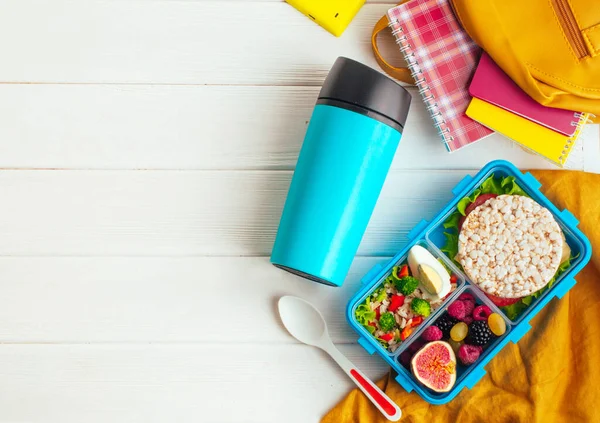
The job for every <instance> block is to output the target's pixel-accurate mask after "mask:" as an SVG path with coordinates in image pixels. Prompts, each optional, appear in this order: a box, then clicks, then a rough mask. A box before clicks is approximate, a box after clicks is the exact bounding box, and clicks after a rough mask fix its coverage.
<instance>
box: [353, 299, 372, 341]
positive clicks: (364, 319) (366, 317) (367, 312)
mask: <svg viewBox="0 0 600 423" xmlns="http://www.w3.org/2000/svg"><path fill="white" fill-rule="evenodd" d="M354 315H355V316H356V320H358V323H360V324H361V325H363V326H364V327H366V328H367V330H368V331H369V332H371V333H373V332H374V329H375V328H373V326H370V325H369V323H371V322H374V321H375V311H374V310H371V299H370V298H369V297H367V299H366V300H365V302H364V303H363V304H361V305H359V306H358V307H356V312H355V313H354ZM369 328H372V329H373V331H371V329H369Z"/></svg>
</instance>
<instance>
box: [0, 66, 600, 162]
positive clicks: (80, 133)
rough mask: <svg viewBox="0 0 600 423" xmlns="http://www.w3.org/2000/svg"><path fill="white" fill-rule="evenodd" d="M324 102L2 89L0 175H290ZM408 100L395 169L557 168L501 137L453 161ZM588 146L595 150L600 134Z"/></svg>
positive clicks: (416, 102)
mask: <svg viewBox="0 0 600 423" xmlns="http://www.w3.org/2000/svg"><path fill="white" fill-rule="evenodd" d="M0 72H1V70H0ZM318 92H319V87H246V86H171V85H169V86H165V85H152V86H148V85H52V84H51V85H43V84H27V85H22V84H9V85H0V149H1V150H0V153H1V154H0V167H2V168H11V167H12V168H38V169H39V168H50V169H56V168H61V169H81V168H85V169H275V170H280V169H293V168H294V166H295V163H296V160H297V158H298V153H299V150H300V146H301V145H302V140H303V138H304V133H305V131H306V128H307V123H308V121H309V120H310V115H311V113H312V109H313V107H314V103H315V101H316V98H317V95H318ZM411 93H412V94H413V102H412V107H411V112H410V114H409V118H408V121H407V124H406V130H405V132H404V134H403V137H402V141H401V143H400V147H399V149H398V152H397V154H396V160H395V161H394V164H393V168H395V169H478V168H481V167H482V166H484V165H485V164H486V163H487V162H489V161H491V160H494V159H508V160H511V161H512V162H513V163H515V165H517V166H519V167H521V168H551V167H552V166H553V165H552V164H551V163H549V162H547V161H545V160H544V159H542V158H540V157H539V156H535V155H532V154H530V153H527V152H525V151H524V150H522V149H520V148H518V147H517V146H516V145H514V144H512V143H511V142H510V141H509V140H507V139H506V138H503V137H501V136H500V135H494V136H493V137H490V138H488V139H486V140H485V141H483V142H479V143H476V144H474V145H472V146H469V147H468V148H465V149H463V150H460V151H458V152H455V153H453V154H452V155H449V154H448V153H447V152H446V150H445V148H444V147H443V145H442V143H441V142H440V138H439V136H438V135H437V133H436V131H435V129H434V127H433V125H432V123H431V118H430V117H429V116H428V114H427V112H426V111H425V108H424V106H423V103H422V101H421V100H420V97H419V95H418V93H417V92H416V91H415V90H414V89H411ZM57 99H60V101H57ZM583 139H584V141H583V143H585V142H587V141H588V140H590V139H593V140H596V141H597V140H598V130H597V126H595V127H591V128H588V129H587V130H586V132H585V135H584V137H583ZM595 144H598V143H597V142H596V143H595ZM580 147H583V144H580ZM577 151H578V152H580V151H581V148H580V149H579V150H577ZM573 157H574V158H573V160H572V161H571V165H572V167H573V168H576V169H583V168H584V165H585V164H584V157H585V156H584V155H583V154H577V153H574V155H573ZM591 157H597V154H596V155H594V156H591ZM590 161H591V160H590Z"/></svg>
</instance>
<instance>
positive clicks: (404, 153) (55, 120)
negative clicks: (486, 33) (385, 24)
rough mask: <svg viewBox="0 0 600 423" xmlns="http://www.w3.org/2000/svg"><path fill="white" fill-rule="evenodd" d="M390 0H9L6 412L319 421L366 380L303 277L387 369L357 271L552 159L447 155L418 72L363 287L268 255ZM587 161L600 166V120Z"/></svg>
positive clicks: (496, 142) (3, 104) (3, 117)
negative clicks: (294, 305)
mask: <svg viewBox="0 0 600 423" xmlns="http://www.w3.org/2000/svg"><path fill="white" fill-rule="evenodd" d="M389 3H392V2H391V1H388V4H377V3H370V4H367V5H366V6H365V7H364V8H363V9H362V10H361V12H360V14H359V15H358V17H357V18H356V19H355V21H354V22H353V23H352V24H351V26H350V28H349V29H348V30H347V32H346V33H345V34H344V35H343V37H341V38H339V39H338V38H335V37H333V36H331V35H329V34H328V33H326V32H325V31H324V30H322V29H321V28H320V27H318V26H316V25H315V24H313V23H312V22H310V21H309V20H308V19H307V18H305V17H303V16H302V15H300V14H299V13H298V12H296V11H295V10H294V9H292V8H291V7H290V6H288V5H287V4H285V3H283V2H280V1H262V2H258V1H256V2H255V1H218V2H217V1H212V2H210V1H201V0H189V1H176V0H120V1H116V0H95V1H94V0H79V1H67V0H39V1H32V0H2V1H0V5H1V6H2V7H1V13H0V52H2V61H1V63H2V65H1V66H0V81H1V82H0V148H1V151H0V168H1V170H0V198H1V199H2V202H1V204H2V206H1V207H0V342H1V343H2V344H1V345H0V422H2V423H8V422H60V423H65V422H77V423H81V422H167V421H168V422H241V421H244V422H280V421H283V420H285V421H291V422H302V423H305V422H315V421H317V420H318V419H319V418H320V417H321V416H322V415H323V413H324V412H326V411H327V410H328V409H329V408H330V407H332V406H333V405H334V404H335V403H336V402H337V401H338V400H339V399H340V398H342V397H343V396H344V395H345V394H346V393H347V392H348V390H349V389H350V388H351V385H350V383H349V382H348V380H347V379H346V378H345V376H344V375H343V373H342V372H341V371H339V370H338V369H337V368H336V367H335V365H334V364H333V363H332V362H331V361H330V360H328V359H327V358H326V357H325V356H324V355H323V354H322V353H321V352H319V351H316V350H314V349H312V348H310V347H305V346H302V345H299V344H297V343H296V342H295V341H294V340H293V339H292V338H291V337H290V336H288V335H287V333H286V332H285V331H284V329H283V328H282V326H281V325H280V323H279V320H278V318H277V317H276V299H277V298H278V297H279V296H281V295H283V294H295V295H299V296H302V297H305V298H308V299H310V300H311V301H313V302H314V303H316V304H317V305H318V306H319V307H320V308H321V309H322V310H323V312H324V314H325V316H326V318H327V320H328V323H329V325H330V330H331V334H332V336H333V338H334V340H335V342H336V343H337V344H338V345H339V347H340V349H341V350H342V351H343V352H345V353H346V354H347V355H348V356H349V357H350V358H351V359H352V360H354V361H356V363H357V364H358V365H359V366H360V368H362V369H363V370H364V371H366V372H367V373H368V374H369V375H371V376H373V377H379V376H380V375H382V374H384V373H385V371H386V366H385V365H384V364H383V362H382V361H381V360H379V359H378V358H377V357H371V356H368V355H367V354H366V353H365V352H364V351H363V350H362V349H361V348H360V347H359V346H357V345H356V343H355V339H356V336H355V335H354V334H353V332H352V331H351V330H350V329H349V328H348V326H347V324H346V323H345V321H344V313H343V310H344V307H345V304H346V302H347V300H348V298H349V297H350V296H351V295H352V294H353V293H354V292H355V291H356V289H357V285H358V279H359V276H360V275H361V274H362V273H364V272H365V271H366V270H367V269H368V268H370V266H372V265H373V264H374V263H375V262H377V261H378V260H382V259H383V258H384V257H386V256H390V255H392V254H393V253H394V252H395V251H397V250H398V249H399V248H400V247H401V246H402V244H403V242H404V241H403V235H404V234H406V232H407V231H408V230H409V229H410V228H411V227H412V226H413V225H414V224H415V223H416V222H417V221H418V220H419V219H420V218H421V217H424V218H427V217H430V216H432V215H433V214H434V213H435V211H436V210H437V209H438V208H439V207H440V206H441V205H442V204H443V203H444V202H445V201H447V200H448V199H449V198H450V188H451V187H452V186H453V185H454V184H455V183H456V182H457V181H458V180H459V179H460V178H462V176H463V175H464V174H465V172H467V171H472V170H475V169H477V168H479V167H481V166H482V165H484V164H485V163H486V162H487V161H489V160H491V159H495V158H506V159H510V160H512V161H513V162H514V163H515V164H517V165H518V166H519V167H521V168H546V167H551V165H549V164H548V163H546V162H545V161H543V160H541V159H540V158H538V157H536V156H533V155H530V154H527V153H525V152H523V151H522V150H521V149H519V148H517V147H515V146H513V145H512V144H511V143H510V142H509V141H507V140H505V139H502V138H501V137H500V136H494V137H492V138H490V139H487V140H486V141H484V142H482V143H480V144H478V145H474V146H472V147H470V148H468V149H465V150H463V151H461V152H458V153H455V154H453V155H448V154H447V153H446V152H445V150H444V149H443V148H442V146H441V144H440V143H439V141H438V139H437V137H436V133H435V131H434V129H433V127H432V125H431V122H430V119H429V117H428V116H427V115H426V113H425V110H424V108H423V107H422V105H421V103H420V101H419V99H418V97H417V96H416V91H415V90H414V89H413V90H412V92H413V93H414V94H415V99H414V101H413V106H412V110H411V112H410V116H409V121H408V124H407V129H406V132H405V135H404V138H403V140H402V143H401V146H400V148H399V151H398V153H397V157H396V159H395V162H394V164H393V170H392V171H391V173H390V175H389V177H388V180H387V182H386V186H385V188H384V192H383V193H382V198H381V200H380V202H379V204H378V206H377V209H376V211H375V214H374V216H373V219H372V222H371V224H370V227H369V230H368V232H367V234H366V236H365V239H364V242H363V244H362V246H361V248H360V257H359V258H357V259H356V261H355V263H354V266H353V268H352V271H351V275H350V276H349V278H348V280H347V282H346V284H345V285H344V287H343V288H339V289H335V288H330V287H326V286H320V285H317V284H314V283H310V282H307V281H304V280H302V279H299V278H297V277H295V276H292V275H290V274H287V273H285V272H282V271H280V270H278V269H275V268H274V267H272V266H271V265H270V264H269V260H268V256H269V252H270V248H271V245H272V243H273V239H274V236H275V231H276V228H277V224H278V221H279V216H280V212H281V208H282V205H283V202H284V199H285V195H286V191H287V188H288V184H289V181H290V178H291V175H292V171H293V169H294V164H295V161H296V158H297V155H298V151H299V148H300V145H301V142H302V139H303V135H304V131H305V129H306V126H307V122H308V120H309V117H310V113H311V109H312V107H313V104H314V102H315V99H316V96H317V93H318V91H319V86H320V84H321V83H322V81H323V79H324V77H325V75H326V74H327V71H328V69H329V67H330V66H331V64H332V63H333V61H334V60H335V58H336V57H337V56H340V55H345V56H348V57H351V58H354V59H357V60H359V61H362V62H364V63H366V64H369V65H372V66H376V64H375V63H374V60H373V58H372V56H371V53H370V46H369V35H370V31H371V28H372V26H373V25H374V23H375V22H376V20H377V19H378V18H379V17H380V16H381V15H382V14H383V13H384V12H385V11H386V10H387V9H388V8H389V7H390V4H389ZM385 41H386V42H385V44H386V47H387V48H386V50H387V54H388V55H389V54H392V53H391V52H392V51H393V47H394V45H393V43H391V42H390V40H389V39H388V40H385ZM584 152H585V154H584ZM571 165H572V167H574V168H578V169H585V170H588V171H594V170H598V169H599V168H600V156H599V148H598V127H597V126H591V127H588V128H587V129H586V131H585V134H584V137H583V141H582V143H580V146H579V148H578V151H577V152H576V153H575V154H574V159H573V161H572V162H571ZM408 180H410V181H411V183H407V181H408ZM284 415H285V419H284V418H283V417H282V416H284Z"/></svg>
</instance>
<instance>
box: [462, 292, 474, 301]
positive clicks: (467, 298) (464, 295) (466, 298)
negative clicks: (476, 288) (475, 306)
mask: <svg viewBox="0 0 600 423" xmlns="http://www.w3.org/2000/svg"><path fill="white" fill-rule="evenodd" d="M458 299H459V300H461V301H471V302H473V303H474V302H475V297H474V296H473V294H471V293H470V292H463V293H462V294H460V295H459V296H458Z"/></svg>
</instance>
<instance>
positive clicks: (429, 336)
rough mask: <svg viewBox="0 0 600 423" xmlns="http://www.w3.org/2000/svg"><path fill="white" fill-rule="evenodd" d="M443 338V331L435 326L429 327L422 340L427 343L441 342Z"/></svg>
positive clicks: (422, 335)
mask: <svg viewBox="0 0 600 423" xmlns="http://www.w3.org/2000/svg"><path fill="white" fill-rule="evenodd" d="M442 337H443V334H442V330H441V329H440V328H438V327H437V326H434V325H431V326H429V327H428V328H427V329H425V330H424V331H423V333H422V334H421V338H423V340H424V341H427V342H431V341H439V340H440V339H442Z"/></svg>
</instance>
